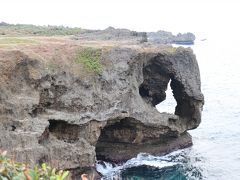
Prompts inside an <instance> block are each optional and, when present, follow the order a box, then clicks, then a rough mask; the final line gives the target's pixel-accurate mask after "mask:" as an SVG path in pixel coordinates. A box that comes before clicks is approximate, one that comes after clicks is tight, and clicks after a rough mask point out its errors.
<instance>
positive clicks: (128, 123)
mask: <svg viewBox="0 0 240 180" xmlns="http://www.w3.org/2000/svg"><path fill="white" fill-rule="evenodd" d="M0 54H1V57H0V77H1V79H0V82H1V87H0V124H1V127H0V147H1V149H6V150H8V151H9V153H11V154H12V155H13V156H14V157H15V158H16V159H17V160H20V161H24V162H25V161H28V162H36V163H42V162H47V163H50V164H51V165H53V166H56V167H58V168H61V169H69V170H72V171H73V174H74V172H82V171H84V170H85V168H88V167H94V164H95V161H96V157H97V158H98V159H102V160H111V161H114V162H121V161H125V160H127V159H130V158H132V157H134V156H136V155H137V154H138V153H140V152H147V153H152V154H165V153H168V152H171V151H173V150H176V149H179V148H184V147H188V146H190V145H191V144H192V141H191V136H190V135H189V134H188V133H187V132H186V131H187V130H189V129H194V128H196V127H197V126H198V125H199V123H200V121H201V109H202V105H203V102H204V100H203V95H202V93H201V89H200V88H201V84H200V75H199V69H198V65H197V61H196V58H195V56H194V55H193V53H192V50H190V49H184V48H178V49H174V51H170V52H169V51H165V50H162V49H161V48H154V49H144V48H124V47H122V48H121V47H111V48H107V49H103V50H102V55H101V58H100V63H102V64H103V70H102V71H101V72H100V73H90V74H87V75H82V74H81V73H79V74H76V73H73V72H72V71H71V70H70V68H68V67H65V68H63V69H59V70H58V71H55V72H54V73H50V72H48V71H46V69H45V67H44V63H43V61H41V60H40V59H36V58H35V59H33V58H31V57H30V56H27V55H25V54H23V53H21V52H19V51H6V52H1V53H0ZM6 57H8V59H10V60H8V59H6ZM76 66H77V65H76ZM170 80H171V87H172V89H173V94H174V97H175V99H176V101H177V107H176V111H175V114H167V113H159V112H158V111H157V110H156V108H155V105H156V104H158V103H161V102H162V101H164V100H165V98H166V94H165V91H166V88H167V84H168V83H169V81H170ZM77 174H78V175H79V173H77ZM77 174H76V173H75V174H74V175H73V177H72V178H73V179H74V178H77Z"/></svg>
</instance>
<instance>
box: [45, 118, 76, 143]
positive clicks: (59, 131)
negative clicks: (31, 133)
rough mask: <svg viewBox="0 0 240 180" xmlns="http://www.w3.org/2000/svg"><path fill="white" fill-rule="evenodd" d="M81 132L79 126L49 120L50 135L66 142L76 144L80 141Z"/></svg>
mask: <svg viewBox="0 0 240 180" xmlns="http://www.w3.org/2000/svg"><path fill="white" fill-rule="evenodd" d="M79 131H80V128H79V126H78V125H74V124H69V123H67V122H65V121H62V120H49V133H50V134H52V135H53V136H55V137H56V138H57V139H59V140H62V141H64V142H68V143H74V142H76V141H78V139H79Z"/></svg>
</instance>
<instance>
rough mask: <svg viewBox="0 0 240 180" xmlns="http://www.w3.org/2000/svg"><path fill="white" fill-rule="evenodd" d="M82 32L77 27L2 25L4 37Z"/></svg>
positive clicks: (0, 26) (1, 33)
mask: <svg viewBox="0 0 240 180" xmlns="http://www.w3.org/2000/svg"><path fill="white" fill-rule="evenodd" d="M81 30H82V29H81V28H77V27H76V28H75V27H74V28H70V27H65V26H35V25H30V24H7V23H0V35H4V36H23V35H26V36H65V35H75V34H78V33H79V32H80V31H81Z"/></svg>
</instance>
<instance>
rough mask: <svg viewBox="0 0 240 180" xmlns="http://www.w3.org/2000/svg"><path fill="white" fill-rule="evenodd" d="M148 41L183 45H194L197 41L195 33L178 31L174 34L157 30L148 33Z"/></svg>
mask: <svg viewBox="0 0 240 180" xmlns="http://www.w3.org/2000/svg"><path fill="white" fill-rule="evenodd" d="M147 36H148V41H149V42H155V43H159V44H181V45H192V44H194V41H195V39H196V38H195V35H194V34H193V33H189V32H188V33H183V34H182V33H178V34H177V35H173V34H172V33H171V32H167V31H157V32H149V33H147Z"/></svg>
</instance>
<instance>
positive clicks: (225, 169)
mask: <svg viewBox="0 0 240 180" xmlns="http://www.w3.org/2000/svg"><path fill="white" fill-rule="evenodd" d="M192 48H193V50H194V53H195V54H196V56H197V60H198V63H199V66H200V71H201V80H202V92H203V93H204V96H205V105H204V109H203V114H202V115H203V116H202V123H201V125H200V126H199V127H198V128H197V129H195V130H192V131H190V134H191V135H192V137H193V143H194V145H193V146H192V147H191V148H187V149H184V150H179V151H176V152H173V153H171V154H168V155H166V156H162V157H159V156H151V155H147V154H139V155H138V157H136V158H133V159H131V160H129V161H128V162H126V163H125V164H122V165H118V166H116V165H112V164H110V163H106V162H105V164H104V165H102V163H101V164H100V163H99V164H98V165H97V168H98V170H99V171H100V172H102V173H103V174H104V175H105V177H104V178H103V179H129V180H140V179H141V180H142V179H148V180H155V179H156V180H157V179H160V180H161V179H163V180H185V179H188V180H198V179H207V180H239V179H240V50H238V48H237V43H233V42H229V43H227V44H226V43H221V42H220V41H214V40H213V39H207V40H206V41H199V42H196V44H195V45H194V46H192ZM175 105H176V103H175V101H174V99H173V98H172V95H171V90H168V92H167V100H166V101H164V103H162V104H161V105H159V106H157V108H158V109H159V110H160V111H168V112H173V111H174V108H173V107H174V106H175Z"/></svg>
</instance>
